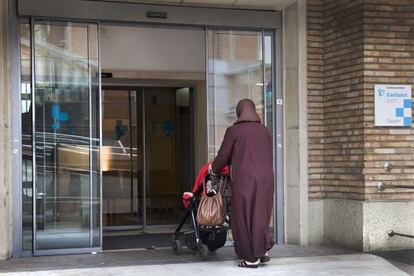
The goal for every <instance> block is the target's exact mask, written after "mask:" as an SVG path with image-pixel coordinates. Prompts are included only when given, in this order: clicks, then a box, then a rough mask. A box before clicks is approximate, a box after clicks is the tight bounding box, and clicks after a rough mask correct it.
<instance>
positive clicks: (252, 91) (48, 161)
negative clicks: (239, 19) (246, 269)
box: [20, 19, 283, 255]
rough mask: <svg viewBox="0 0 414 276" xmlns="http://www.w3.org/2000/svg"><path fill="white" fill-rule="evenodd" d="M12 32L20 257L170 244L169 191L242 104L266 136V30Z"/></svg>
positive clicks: (206, 155) (176, 197)
mask: <svg viewBox="0 0 414 276" xmlns="http://www.w3.org/2000/svg"><path fill="white" fill-rule="evenodd" d="M21 29H22V34H26V35H24V37H22V40H21V51H22V89H23V90H22V92H21V94H22V102H21V104H22V112H23V114H22V130H23V133H22V139H23V138H24V139H23V140H22V141H23V147H22V148H23V149H24V152H23V156H22V158H23V159H22V160H23V161H24V166H25V167H23V168H22V170H23V176H24V178H23V179H24V183H23V185H24V186H23V187H24V188H23V187H22V188H23V190H22V192H23V200H24V202H23V203H24V204H23V205H22V213H23V214H24V216H22V240H21V241H20V242H21V243H22V245H23V251H25V252H27V253H28V255H30V254H33V255H44V254H61V253H62V254H66V253H82V252H98V251H101V250H102V248H103V249H107V248H108V247H107V245H109V243H108V240H109V239H108V237H110V236H111V237H113V236H118V237H119V236H121V234H122V236H125V235H126V232H128V234H133V235H138V236H137V238H131V236H127V239H124V241H125V242H124V243H125V244H126V245H128V246H129V247H148V244H147V243H146V242H147V241H148V240H150V238H149V236H145V235H148V233H152V234H153V233H157V235H158V234H160V233H161V232H165V233H166V232H168V233H169V234H168V235H170V233H171V232H172V230H173V229H172V228H173V227H174V226H175V225H176V223H177V221H178V218H179V215H180V213H181V210H180V196H181V193H182V192H184V191H187V190H191V183H192V181H193V179H194V174H195V172H196V168H200V167H201V166H202V165H204V164H205V163H206V162H207V161H209V160H212V159H213V158H214V156H215V155H216V154H217V151H218V149H219V146H220V144H221V142H222V139H223V136H224V133H225V130H226V128H227V127H228V126H229V125H231V124H232V123H233V122H234V120H235V118H236V112H235V106H236V104H237V102H238V101H239V100H240V99H242V98H246V97H247V98H251V99H252V100H253V101H254V102H255V103H256V107H257V109H258V113H259V116H260V117H261V119H262V122H263V123H264V124H266V125H267V126H268V127H269V130H270V132H271V133H273V134H274V135H275V134H276V133H275V130H276V129H275V128H274V126H275V120H274V119H275V113H274V109H275V107H274V106H273V101H274V86H275V84H274V74H275V73H274V72H275V70H274V69H275V68H274V64H273V60H274V58H273V52H274V45H273V43H274V42H273V41H274V37H273V32H271V31H270V32H267V31H253V30H251V31H249V30H243V31H241V30H228V29H223V30H220V29H201V28H198V29H197V28H192V29H184V28H178V29H174V28H161V27H140V26H124V25H118V26H116V25H115V26H112V25H106V24H101V25H98V24H96V23H82V22H81V23H74V22H60V21H59V22H51V21H44V20H37V19H34V20H33V21H31V23H30V24H22V26H21ZM24 31H26V33H25V32H24ZM98 46H99V47H98ZM23 61H24V62H23ZM101 73H102V74H101ZM196 92H197V93H196ZM23 126H24V127H23ZM275 137H276V136H275ZM279 164H280V163H279ZM279 202H281V201H279ZM278 210H279V209H278ZM277 218H278V221H281V219H280V218H281V216H277ZM272 224H273V225H275V222H272ZM168 227H169V228H168ZM279 229H283V227H282V228H279ZM161 230H168V231H161ZM138 237H139V238H138ZM151 237H153V236H151ZM139 239H141V242H137V243H135V242H136V241H139ZM118 242H119V241H113V244H117V243H118ZM133 242H134V243H135V244H132V243H133ZM119 243H120V242H119ZM152 245H154V244H150V245H149V246H152Z"/></svg>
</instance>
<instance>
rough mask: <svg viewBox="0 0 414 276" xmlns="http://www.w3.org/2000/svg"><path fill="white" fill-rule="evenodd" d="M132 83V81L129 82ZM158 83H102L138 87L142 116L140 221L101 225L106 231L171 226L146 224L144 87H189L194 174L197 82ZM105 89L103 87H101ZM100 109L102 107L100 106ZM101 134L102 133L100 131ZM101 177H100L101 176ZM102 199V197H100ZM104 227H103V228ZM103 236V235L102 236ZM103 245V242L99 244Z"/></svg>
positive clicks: (125, 87) (106, 86)
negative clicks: (128, 223) (133, 223)
mask: <svg viewBox="0 0 414 276" xmlns="http://www.w3.org/2000/svg"><path fill="white" fill-rule="evenodd" d="M131 83H133V82H131ZM158 83H159V84H157V81H154V82H151V83H148V82H145V81H139V82H135V84H125V83H122V81H121V82H120V84H117V80H116V79H115V80H114V81H113V82H112V83H109V84H105V85H102V86H101V88H106V89H109V90H111V89H120V90H126V91H132V90H136V88H140V89H141V90H140V93H139V94H141V95H138V93H137V97H139V96H141V101H142V106H141V110H138V109H137V112H140V111H141V116H142V122H141V128H142V137H141V139H142V148H143V154H142V156H141V159H142V160H141V161H142V171H143V174H142V187H141V189H142V206H141V208H142V223H141V224H137V225H125V226H107V227H104V226H103V225H102V230H103V231H106V230H109V231H111V230H141V231H143V232H145V230H146V229H151V228H156V227H159V226H162V227H165V226H171V225H164V224H162V225H148V224H147V211H146V210H147V209H146V208H147V205H146V198H147V192H146V186H147V166H146V165H147V162H146V158H147V151H146V145H147V143H146V121H145V119H146V110H147V109H146V106H145V95H146V94H147V93H146V92H145V88H146V87H171V88H179V87H183V88H189V89H190V128H191V130H190V141H191V142H190V156H191V158H192V160H191V164H190V165H191V167H190V169H191V171H192V174H194V172H193V171H194V168H195V157H196V156H195V153H196V151H195V121H196V120H195V116H196V112H195V111H196V110H195V105H196V101H195V97H196V94H197V84H195V83H194V82H191V81H190V82H188V81H174V80H172V81H169V80H160V81H159V82H158ZM102 90H105V89H102ZM101 110H102V108H101ZM100 122H102V117H101V119H100ZM101 134H102V133H101ZM101 179H102V178H101ZM102 200H103V197H102ZM104 228H105V229H104ZM102 237H103V236H102ZM101 245H102V246H103V243H102V244H101Z"/></svg>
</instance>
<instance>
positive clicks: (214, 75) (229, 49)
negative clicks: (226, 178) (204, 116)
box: [207, 30, 272, 160]
mask: <svg viewBox="0 0 414 276" xmlns="http://www.w3.org/2000/svg"><path fill="white" fill-rule="evenodd" d="M271 38H272V36H271V35H267V34H266V35H264V32H259V31H232V30H208V31H207V40H208V41H207V44H208V50H207V51H208V52H207V55H208V154H209V159H210V160H212V159H214V157H215V155H216V154H217V152H218V149H219V148H220V145H221V142H222V140H223V137H224V133H225V131H226V128H227V127H229V126H230V125H232V124H233V123H234V122H235V121H236V105H237V103H238V101H239V100H241V99H243V98H249V99H251V100H253V101H254V103H255V104H256V110H257V113H258V114H259V116H260V118H261V119H262V122H263V123H264V124H266V125H268V126H269V129H270V130H271V125H272V120H271V118H272V39H271Z"/></svg>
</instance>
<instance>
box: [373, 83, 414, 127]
mask: <svg viewBox="0 0 414 276" xmlns="http://www.w3.org/2000/svg"><path fill="white" fill-rule="evenodd" d="M374 93H375V126H401V127H410V126H411V122H412V119H411V106H412V100H411V85H394V84H378V85H375V91H374Z"/></svg>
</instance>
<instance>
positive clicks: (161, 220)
mask: <svg viewBox="0 0 414 276" xmlns="http://www.w3.org/2000/svg"><path fill="white" fill-rule="evenodd" d="M190 116H191V112H190V89H189V88H181V89H175V88H171V87H145V124H146V125H145V135H146V139H145V142H146V143H145V146H146V206H145V207H146V215H147V219H146V223H147V224H148V225H161V224H175V223H177V221H178V220H179V215H180V214H181V202H180V197H181V195H182V193H183V192H185V191H188V190H191V183H190V182H191V181H192V180H191V175H192V174H191V167H192V161H191V146H192V145H191V142H190V140H191V139H190V137H191V136H190V132H191V126H190Z"/></svg>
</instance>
